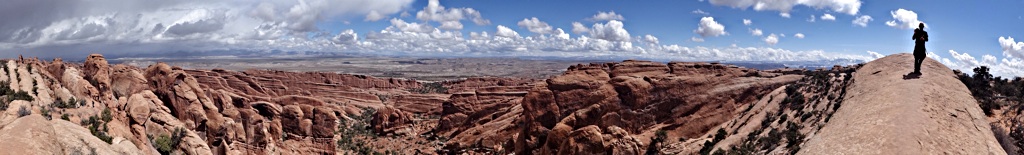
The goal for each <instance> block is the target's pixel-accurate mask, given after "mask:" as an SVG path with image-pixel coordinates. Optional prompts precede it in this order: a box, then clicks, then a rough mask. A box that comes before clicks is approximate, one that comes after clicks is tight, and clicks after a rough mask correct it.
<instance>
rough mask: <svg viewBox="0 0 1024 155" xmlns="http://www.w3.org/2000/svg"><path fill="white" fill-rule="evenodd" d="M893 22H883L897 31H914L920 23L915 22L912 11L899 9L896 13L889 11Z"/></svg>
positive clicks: (915, 15) (915, 16)
mask: <svg viewBox="0 0 1024 155" xmlns="http://www.w3.org/2000/svg"><path fill="white" fill-rule="evenodd" d="M889 14H892V18H893V20H890V21H887V22H885V25H889V26H890V27H894V28H899V29H914V28H917V25H918V24H919V23H922V21H920V20H917V13H914V11H910V10H906V9H903V8H900V9H898V10H896V11H891V12H889Z"/></svg>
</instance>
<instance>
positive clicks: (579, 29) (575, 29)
mask: <svg viewBox="0 0 1024 155" xmlns="http://www.w3.org/2000/svg"><path fill="white" fill-rule="evenodd" d="M587 32H590V28H587V26H583V24H582V23H580V22H572V33H576V34H581V33H587Z"/></svg>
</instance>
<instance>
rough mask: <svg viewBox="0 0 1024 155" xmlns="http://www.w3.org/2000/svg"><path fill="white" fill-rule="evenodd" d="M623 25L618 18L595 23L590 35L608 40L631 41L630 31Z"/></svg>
mask: <svg viewBox="0 0 1024 155" xmlns="http://www.w3.org/2000/svg"><path fill="white" fill-rule="evenodd" d="M622 26H623V24H622V22H620V21H617V20H611V21H608V23H606V24H601V23H597V24H594V27H593V28H591V29H590V37H593V38H596V39H604V40H608V41H629V32H628V31H626V29H624V28H622Z"/></svg>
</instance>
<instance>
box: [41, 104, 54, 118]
mask: <svg viewBox="0 0 1024 155" xmlns="http://www.w3.org/2000/svg"><path fill="white" fill-rule="evenodd" d="M39 112H40V113H42V114H43V118H46V120H53V116H50V108H48V107H43V108H42V109H40V110H39Z"/></svg>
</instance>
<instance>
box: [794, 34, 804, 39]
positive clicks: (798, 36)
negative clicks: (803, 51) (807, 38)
mask: <svg viewBox="0 0 1024 155" xmlns="http://www.w3.org/2000/svg"><path fill="white" fill-rule="evenodd" d="M793 37H796V38H800V39H803V38H804V34H803V33H796V34H794V35H793Z"/></svg>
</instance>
